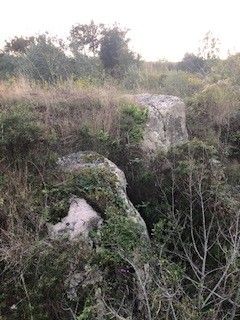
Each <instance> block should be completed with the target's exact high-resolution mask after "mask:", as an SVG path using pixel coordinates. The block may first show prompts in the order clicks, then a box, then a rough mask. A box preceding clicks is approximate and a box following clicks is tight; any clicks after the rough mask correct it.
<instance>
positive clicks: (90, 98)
mask: <svg viewBox="0 0 240 320" xmlns="http://www.w3.org/2000/svg"><path fill="white" fill-rule="evenodd" d="M124 101H126V96H124V95H123V94H122V93H121V92H119V91H118V90H117V89H116V88H115V87H109V86H108V87H106V88H96V87H87V88H83V87H81V85H79V84H78V83H74V82H72V81H67V82H64V83H58V84H57V85H54V86H49V85H47V84H46V85H42V86H40V85H37V84H36V83H32V82H31V83H30V82H28V81H27V80H25V79H17V80H14V81H11V82H1V83H0V111H2V112H7V111H8V110H9V108H10V109H11V108H12V106H13V105H22V106H23V108H24V106H26V107H29V108H30V110H31V111H32V112H33V113H34V114H35V115H36V119H37V121H39V120H40V122H42V124H43V125H44V126H45V128H46V129H47V130H48V131H51V130H52V128H55V130H57V132H58V135H59V136H60V137H62V138H65V139H68V138H69V135H71V134H72V132H74V131H76V130H79V129H81V128H83V127H88V128H89V130H90V131H91V132H92V133H96V132H99V131H100V130H104V131H105V132H110V133H112V134H116V130H117V127H118V123H119V121H118V119H119V107H120V106H121V104H122V103H123V102H124Z"/></svg>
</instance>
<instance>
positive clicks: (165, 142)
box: [135, 93, 188, 153]
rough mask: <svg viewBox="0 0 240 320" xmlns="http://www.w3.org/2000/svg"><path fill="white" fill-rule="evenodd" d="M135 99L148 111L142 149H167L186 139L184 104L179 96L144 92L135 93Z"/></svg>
mask: <svg viewBox="0 0 240 320" xmlns="http://www.w3.org/2000/svg"><path fill="white" fill-rule="evenodd" d="M135 99H136V102H138V103H139V104H141V105H142V106H144V107H146V108H147V109H148V112H149V119H148V122H147V124H146V129H145V133H144V139H143V144H142V148H143V150H144V151H146V152H150V153H151V152H155V151H157V150H158V149H163V150H168V149H169V147H171V146H174V145H178V144H181V143H184V142H186V141H187V140H188V133H187V128H186V114H185V104H184V103H183V101H182V100H181V99H180V98H178V97H174V96H168V95H156V94H148V93H146V94H139V95H136V96H135Z"/></svg>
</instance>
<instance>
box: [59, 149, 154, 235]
mask: <svg viewBox="0 0 240 320" xmlns="http://www.w3.org/2000/svg"><path fill="white" fill-rule="evenodd" d="M58 165H59V166H60V168H61V170H63V171H65V172H75V173H76V172H79V174H81V170H84V169H91V168H92V169H93V170H94V169H104V170H106V171H107V172H109V173H110V174H112V175H114V176H115V180H114V181H115V182H114V183H115V186H114V194H115V197H116V198H118V199H121V201H122V203H123V205H124V211H125V214H126V216H128V217H129V218H130V219H131V220H132V221H134V222H135V223H137V224H138V225H141V227H142V229H143V232H144V233H145V234H146V235H147V234H148V233H147V227H146V224H145V222H144V220H143V219H142V217H141V215H140V213H139V212H138V211H137V210H136V208H135V207H134V206H133V204H132V203H131V201H130V200H129V198H128V196H127V194H126V186H127V182H126V178H125V174H124V173H123V171H122V170H120V169H119V168H118V167H117V166H116V165H115V164H114V163H113V162H112V161H110V160H109V159H107V158H105V157H103V156H101V155H99V154H97V153H95V152H91V151H89V152H81V151H80V152H77V153H73V154H70V155H68V156H65V157H63V158H61V159H59V160H58ZM102 188H104V186H103V187H102ZM96 206H98V204H97V203H96Z"/></svg>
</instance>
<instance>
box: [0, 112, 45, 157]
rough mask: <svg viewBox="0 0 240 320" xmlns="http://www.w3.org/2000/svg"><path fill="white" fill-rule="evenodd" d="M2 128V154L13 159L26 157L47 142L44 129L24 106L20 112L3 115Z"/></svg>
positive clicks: (0, 138) (0, 125) (0, 139)
mask: <svg viewBox="0 0 240 320" xmlns="http://www.w3.org/2000/svg"><path fill="white" fill-rule="evenodd" d="M0 128H1V136H0V150H1V154H2V155H3V156H4V155H5V156H8V157H10V158H12V159H14V158H22V157H26V156H27V155H28V154H29V152H30V151H32V150H33V149H36V148H39V144H42V143H43V142H44V141H45V137H44V132H43V129H42V128H41V126H39V125H38V124H37V123H35V122H34V117H33V115H32V114H31V113H29V112H28V111H27V110H24V107H23V106H19V109H18V111H17V110H15V111H13V112H12V113H2V114H1V116H0Z"/></svg>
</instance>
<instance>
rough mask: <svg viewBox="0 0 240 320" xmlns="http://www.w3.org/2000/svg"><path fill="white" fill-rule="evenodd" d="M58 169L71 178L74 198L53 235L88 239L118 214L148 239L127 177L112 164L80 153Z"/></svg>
mask: <svg viewBox="0 0 240 320" xmlns="http://www.w3.org/2000/svg"><path fill="white" fill-rule="evenodd" d="M58 165H59V168H60V170H61V171H62V172H65V173H67V174H70V175H71V178H70V179H69V182H68V183H69V185H68V188H69V189H71V192H72V194H74V197H73V198H72V199H71V201H70V209H69V212H68V214H67V216H66V217H64V218H63V219H62V220H61V222H59V223H57V224H55V225H52V226H51V228H50V233H51V235H54V236H56V235H66V236H68V237H69V239H74V238H75V237H76V236H78V235H84V236H86V235H88V233H89V231H90V230H92V229H93V228H94V227H98V226H99V225H100V224H101V222H102V219H105V220H107V219H108V218H110V217H111V216H112V215H114V214H115V215H122V216H125V217H127V219H129V220H131V221H132V222H134V223H135V224H136V225H138V226H139V228H141V230H142V234H143V235H144V236H146V237H148V233H147V228H146V225H145V222H144V220H143V219H142V217H141V215H140V214H139V212H138V211H137V210H136V208H135V207H134V206H133V204H132V203H131V201H130V200H129V199H128V197H127V194H126V185H127V183H126V179H125V175H124V173H123V172H122V170H120V169H119V168H118V167H117V166H116V165H115V164H114V163H113V162H111V161H110V160H108V159H107V158H105V157H103V156H101V155H99V154H97V153H94V152H77V153H73V154H70V155H68V156H65V157H63V158H61V159H59V160H58ZM94 208H97V210H95V209H94ZM98 212H99V213H98Z"/></svg>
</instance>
